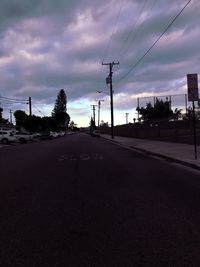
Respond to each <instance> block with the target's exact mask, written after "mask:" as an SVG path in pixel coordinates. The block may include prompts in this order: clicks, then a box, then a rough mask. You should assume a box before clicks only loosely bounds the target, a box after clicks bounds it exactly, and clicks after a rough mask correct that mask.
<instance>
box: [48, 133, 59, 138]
mask: <svg viewBox="0 0 200 267" xmlns="http://www.w3.org/2000/svg"><path fill="white" fill-rule="evenodd" d="M50 136H51V137H53V138H57V137H58V136H59V135H58V133H57V132H50Z"/></svg>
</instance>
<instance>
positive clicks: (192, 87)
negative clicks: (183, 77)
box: [187, 73, 199, 101]
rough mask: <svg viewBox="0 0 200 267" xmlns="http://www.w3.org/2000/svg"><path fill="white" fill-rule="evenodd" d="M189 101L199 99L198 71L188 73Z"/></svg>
mask: <svg viewBox="0 0 200 267" xmlns="http://www.w3.org/2000/svg"><path fill="white" fill-rule="evenodd" d="M187 85H188V101H198V100H199V93H198V76H197V74H196V73H194V74H187Z"/></svg>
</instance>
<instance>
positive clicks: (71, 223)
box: [0, 134, 200, 267]
mask: <svg viewBox="0 0 200 267" xmlns="http://www.w3.org/2000/svg"><path fill="white" fill-rule="evenodd" d="M0 168H1V176H0V266H3V267H4V266H5V267H6V266H14V267H18V266H20V267H21V266H25V267H29V266H30V267H34V266H35V267H38V266H39V267H40V266H42V267H44V266H48V267H51V266H52V267H54V266H56V267H57V266H60V267H61V266H62V267H65V266H66V267H79V266H80V267H90V266H91V267H132V266H136V267H137V266H141V267H142V266H154V267H155V266H159V267H160V266H162V267H163V266H164V267H165V266H166V267H167V266H170V267H171V266H173V267H175V266H200V253H199V250H200V175H199V173H197V172H191V171H188V170H187V169H184V168H182V169H181V168H180V167H177V166H176V165H174V164H173V163H170V162H165V161H161V160H157V159H153V158H150V157H148V156H146V155H143V154H141V153H138V152H134V151H130V150H126V149H125V148H122V147H120V146H117V145H115V144H112V143H110V142H109V141H106V140H104V139H103V138H97V137H91V136H89V135H87V134H75V135H71V136H66V137H63V138H59V139H54V140H45V141H39V142H34V143H31V144H24V145H20V144H16V145H11V146H6V147H1V148H0Z"/></svg>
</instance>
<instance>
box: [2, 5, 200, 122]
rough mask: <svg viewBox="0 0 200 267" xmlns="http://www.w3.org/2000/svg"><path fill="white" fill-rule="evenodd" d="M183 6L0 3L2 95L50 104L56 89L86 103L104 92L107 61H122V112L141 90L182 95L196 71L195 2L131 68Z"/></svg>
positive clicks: (118, 88) (117, 77) (118, 73)
mask: <svg viewBox="0 0 200 267" xmlns="http://www.w3.org/2000/svg"><path fill="white" fill-rule="evenodd" d="M184 4H185V3H183V1H182V0H177V1H175V2H174V1H171V0H167V1H166V0H161V1H157V0H149V1H146V2H145V1H139V0H138V1H135V0H134V1H133V0H124V1H118V0H112V1H106V0H102V1H99V0H94V1H92V2H91V1H90V0H82V1H81V0H73V1H72V0H71V1H66V0H57V1H55V0H26V1H25V0H15V1H12V0H2V1H1V2H0V81H1V94H2V95H4V96H8V97H14V96H16V97H28V96H32V97H33V98H34V99H35V101H37V102H38V103H42V104H46V105H47V106H48V107H49V109H50V106H52V105H54V101H55V97H56V95H57V92H58V91H59V89H60V88H65V89H66V92H67V94H68V97H69V99H70V101H71V104H72V105H73V103H74V105H76V101H78V100H79V99H81V101H85V103H87V104H88V105H89V102H91V101H92V99H95V98H96V95H95V92H96V90H107V87H106V84H105V78H106V76H107V75H108V71H109V68H108V66H101V62H102V60H104V62H110V61H113V60H116V61H118V60H119V61H120V65H119V66H115V67H114V69H113V71H114V74H113V82H114V86H115V101H116V109H117V110H121V111H122V110H126V111H127V109H128V108H130V109H132V107H133V106H134V105H135V104H134V105H133V102H134V101H135V100H134V99H135V98H136V97H137V95H139V94H141V95H144V94H150V93H152V94H153V93H155V94H159V93H163V94H164V93H166V92H169V91H170V93H172V92H173V91H174V93H176V92H183V91H184V90H186V86H185V84H186V80H185V77H186V74H187V73H192V72H194V73H196V72H198V70H199V59H200V56H199V52H198V50H199V41H200V37H199V36H200V34H199V22H200V21H199V14H198V13H199V8H200V3H198V2H197V1H191V3H190V4H189V5H188V7H187V8H186V9H185V10H184V12H183V13H182V14H181V16H180V17H179V18H178V19H177V20H176V22H175V23H174V24H173V25H172V27H171V28H170V29H169V31H168V32H167V33H166V34H165V35H164V36H163V37H162V39H161V40H160V41H159V42H158V43H157V44H156V46H155V47H154V48H153V49H152V50H151V51H150V53H148V54H147V55H146V56H145V58H144V59H143V60H142V61H141V62H140V64H138V65H137V66H136V67H134V65H135V63H136V62H137V61H138V60H139V59H140V58H141V57H142V56H143V55H144V53H145V52H146V51H147V50H148V49H149V47H150V46H151V45H152V44H153V43H154V42H155V40H156V39H157V38H158V36H159V35H160V34H161V33H162V32H163V31H164V29H165V28H166V27H167V25H168V24H169V23H170V22H171V21H172V19H173V18H174V17H175V16H176V14H177V13H178V12H179V11H180V10H181V8H182V7H183V6H184ZM131 69H132V71H131V72H130V70H131ZM107 102H108V103H107V104H106V103H104V108H105V109H108V108H109V100H108V101H107ZM134 103H135V102H134ZM71 110H72V112H75V111H74V110H76V107H75V106H72V109H71ZM89 110H90V109H89ZM86 113H87V112H86ZM74 114H75V113H74ZM81 114H82V113H81ZM83 114H84V110H83ZM79 115H80V114H79ZM77 116H78V115H77ZM87 116H88V115H87ZM87 116H86V117H87Z"/></svg>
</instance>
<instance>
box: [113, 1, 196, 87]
mask: <svg viewBox="0 0 200 267" xmlns="http://www.w3.org/2000/svg"><path fill="white" fill-rule="evenodd" d="M191 1H192V0H189V1H188V2H187V3H186V4H185V5H184V7H183V8H182V9H181V10H180V11H179V13H178V14H177V15H176V16H175V18H174V19H173V20H172V21H171V22H170V23H169V25H168V26H167V27H166V29H165V30H164V31H163V32H162V34H161V35H160V36H159V37H158V38H157V39H156V41H155V42H154V43H153V44H152V45H151V46H150V48H149V49H148V50H147V51H146V52H145V53H144V55H143V56H142V57H140V58H139V59H138V60H137V62H136V63H135V64H134V65H133V66H132V67H131V68H130V69H129V71H128V72H127V73H125V74H124V75H123V76H122V77H121V78H120V79H119V80H118V82H117V83H116V84H115V86H116V85H117V84H119V83H120V82H121V81H122V80H123V79H124V78H126V77H127V76H128V75H129V73H130V72H131V71H132V70H133V69H135V68H136V66H137V65H138V64H139V63H140V62H141V61H142V60H143V59H144V58H145V56H146V55H147V54H148V53H149V52H150V51H151V50H152V49H153V47H154V46H155V45H156V44H157V43H158V42H159V40H160V39H161V38H162V37H163V35H164V34H165V33H166V32H167V31H168V30H169V28H170V27H171V26H172V25H173V23H174V22H175V21H176V20H177V18H178V17H179V16H180V15H181V13H182V12H183V11H184V9H185V8H186V7H187V6H188V5H189V3H190V2H191Z"/></svg>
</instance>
